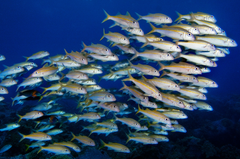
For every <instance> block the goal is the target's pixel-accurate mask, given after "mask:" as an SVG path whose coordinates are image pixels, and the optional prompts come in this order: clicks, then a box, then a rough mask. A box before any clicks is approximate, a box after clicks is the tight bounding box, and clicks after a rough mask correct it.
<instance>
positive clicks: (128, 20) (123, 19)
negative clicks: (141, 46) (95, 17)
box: [102, 10, 139, 28]
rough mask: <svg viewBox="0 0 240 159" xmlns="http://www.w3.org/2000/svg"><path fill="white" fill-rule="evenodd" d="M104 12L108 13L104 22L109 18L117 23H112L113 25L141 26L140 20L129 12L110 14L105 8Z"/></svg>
mask: <svg viewBox="0 0 240 159" xmlns="http://www.w3.org/2000/svg"><path fill="white" fill-rule="evenodd" d="M104 13H105V14H106V18H105V19H104V20H103V21H102V23H104V22H105V21H107V20H113V21H114V22H115V24H114V25H112V26H111V27H113V26H115V25H119V26H121V27H131V28H139V23H138V21H137V20H135V19H134V18H133V17H131V15H130V14H129V13H128V12H127V15H121V14H118V15H116V16H111V15H109V14H108V13H107V12H106V11H105V10H104ZM111 27H110V28H111Z"/></svg>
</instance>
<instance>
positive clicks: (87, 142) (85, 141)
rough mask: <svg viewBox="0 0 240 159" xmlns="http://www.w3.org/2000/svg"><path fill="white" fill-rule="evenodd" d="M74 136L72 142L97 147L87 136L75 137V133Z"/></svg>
mask: <svg viewBox="0 0 240 159" xmlns="http://www.w3.org/2000/svg"><path fill="white" fill-rule="evenodd" d="M72 136H73V138H72V139H71V141H73V140H74V139H76V140H77V141H78V142H81V143H82V144H84V145H87V146H95V145H96V144H95V141H94V140H92V139H91V138H89V137H87V136H82V135H79V136H75V135H74V134H73V133H72Z"/></svg>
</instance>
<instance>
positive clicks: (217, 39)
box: [196, 35, 237, 47]
mask: <svg viewBox="0 0 240 159" xmlns="http://www.w3.org/2000/svg"><path fill="white" fill-rule="evenodd" d="M196 40H202V41H206V42H209V43H211V44H213V45H215V46H220V47H237V43H236V41H235V40H233V39H231V38H228V37H226V36H222V35H206V36H196Z"/></svg>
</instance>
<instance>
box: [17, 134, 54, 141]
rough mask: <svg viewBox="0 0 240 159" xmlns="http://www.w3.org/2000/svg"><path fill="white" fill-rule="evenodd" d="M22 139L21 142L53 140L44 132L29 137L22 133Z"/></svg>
mask: <svg viewBox="0 0 240 159" xmlns="http://www.w3.org/2000/svg"><path fill="white" fill-rule="evenodd" d="M19 134H20V135H21V136H22V138H21V140H20V141H19V142H21V141H22V140H23V139H30V140H37V141H48V140H52V137H51V136H50V135H48V134H46V133H43V132H36V133H32V134H29V135H23V134H21V133H19Z"/></svg>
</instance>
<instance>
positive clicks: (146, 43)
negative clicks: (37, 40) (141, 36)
mask: <svg viewBox="0 0 240 159" xmlns="http://www.w3.org/2000/svg"><path fill="white" fill-rule="evenodd" d="M145 40H146V42H145V43H144V44H143V45H142V46H141V48H143V47H145V46H147V45H148V44H149V41H148V39H147V38H146V37H145Z"/></svg>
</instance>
